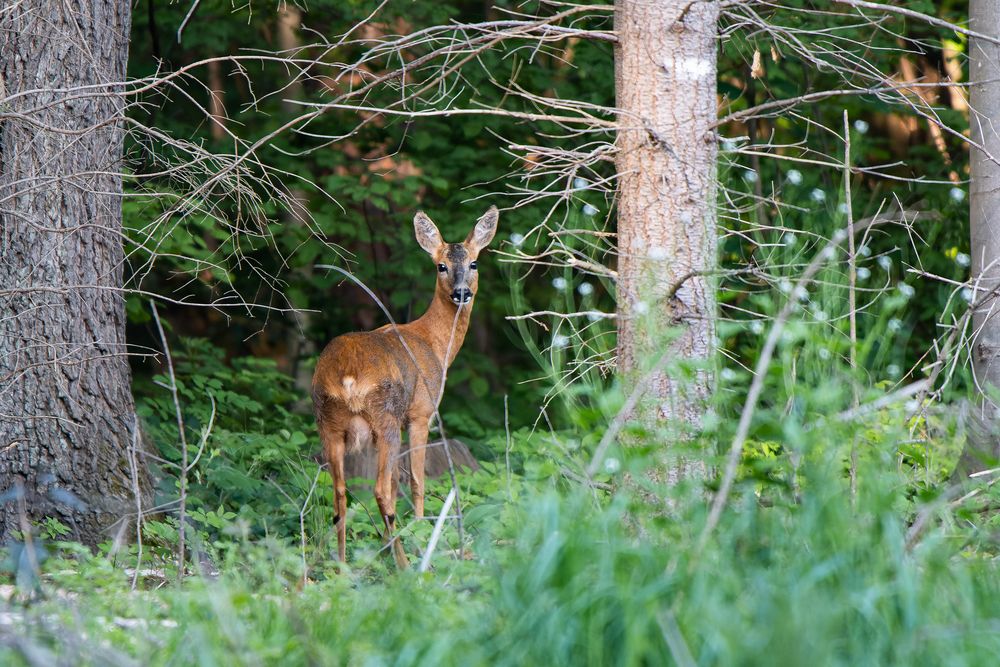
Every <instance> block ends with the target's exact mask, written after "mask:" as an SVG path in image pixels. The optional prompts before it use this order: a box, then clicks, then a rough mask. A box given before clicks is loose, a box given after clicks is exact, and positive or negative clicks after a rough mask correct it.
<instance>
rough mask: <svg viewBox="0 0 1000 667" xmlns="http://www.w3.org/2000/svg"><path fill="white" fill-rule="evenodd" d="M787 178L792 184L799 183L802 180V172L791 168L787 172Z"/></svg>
mask: <svg viewBox="0 0 1000 667" xmlns="http://www.w3.org/2000/svg"><path fill="white" fill-rule="evenodd" d="M785 178H787V179H788V182H789V183H791V184H792V185H798V184H799V183H801V182H802V172H801V171H799V170H798V169H789V170H788V173H787V174H785Z"/></svg>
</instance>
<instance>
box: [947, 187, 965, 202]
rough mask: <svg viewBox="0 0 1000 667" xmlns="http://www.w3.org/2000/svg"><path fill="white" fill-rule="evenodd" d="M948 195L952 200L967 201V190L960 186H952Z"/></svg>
mask: <svg viewBox="0 0 1000 667" xmlns="http://www.w3.org/2000/svg"><path fill="white" fill-rule="evenodd" d="M948 196H950V197H951V199H952V201H956V202H963V201H965V190H963V189H962V188H958V187H955V188H952V189H951V190H950V191H949V192H948Z"/></svg>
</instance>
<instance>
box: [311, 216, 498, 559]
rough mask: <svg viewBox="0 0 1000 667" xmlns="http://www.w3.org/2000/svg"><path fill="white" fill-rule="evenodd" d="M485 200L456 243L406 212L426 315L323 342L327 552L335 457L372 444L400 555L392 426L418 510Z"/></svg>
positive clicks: (339, 475)
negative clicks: (424, 288) (406, 451)
mask: <svg viewBox="0 0 1000 667" xmlns="http://www.w3.org/2000/svg"><path fill="white" fill-rule="evenodd" d="M498 217H499V213H498V211H497V209H496V207H495V206H491V207H490V209H489V210H488V211H486V213H485V214H483V216H482V217H481V218H479V220H477V221H476V225H475V227H473V229H472V231H471V232H469V235H468V237H467V238H466V239H465V241H463V242H462V243H445V242H444V241H443V240H442V239H441V233H440V232H438V229H437V227H436V226H435V225H434V223H433V222H431V219H430V218H428V217H427V216H426V215H425V214H424V213H423V211H419V212H417V214H416V216H414V218H413V226H414V229H415V231H416V236H417V243H419V244H420V247H421V248H423V249H424V250H426V251H427V253H428V254H429V255H430V256H431V257H432V258H433V260H434V264H435V265H436V269H437V287H436V289H435V290H434V298H433V299H432V300H431V305H430V306H429V307H428V308H427V312H426V313H424V314H423V315H422V316H421V317H419V318H418V319H416V320H414V321H413V322H410V323H408V324H400V325H395V324H387V325H386V326H384V327H381V328H379V329H375V330H374V331H367V332H359V333H348V334H344V335H343V336H339V337H337V338H334V339H333V340H332V341H330V344H329V345H327V346H326V349H325V350H323V353H322V354H321V355H320V358H319V362H318V363H317V364H316V373H315V374H314V375H313V382H312V398H313V409H314V410H315V413H316V424H317V426H318V427H319V435H320V440H321V441H322V443H323V450H324V452H325V454H326V460H327V462H328V463H329V465H330V477H332V478H333V488H334V496H335V500H334V502H335V508H334V512H335V514H334V518H333V523H334V525H335V526H336V528H337V555H338V557H339V558H340V560H341V562H343V561H344V560H345V557H346V547H345V542H346V540H347V528H346V526H345V518H346V515H347V489H346V485H345V481H346V480H345V479H344V454H345V452H346V450H347V449H348V448H350V449H351V450H352V451H353V450H355V449H357V448H362V447H371V446H373V447H374V450H375V454H376V457H377V466H376V469H377V474H376V479H375V501H376V502H377V503H378V508H379V512H380V513H381V514H382V520H383V521H384V522H385V531H386V532H385V535H384V538H385V540H386V541H387V542H392V549H393V556H394V557H395V559H396V563H397V565H399V567H401V568H402V567H406V556H405V554H404V553H403V548H402V545H401V544H400V543H399V540H394V539H393V533H394V531H395V528H396V486H397V482H398V461H399V456H400V449H401V436H400V429H402V428H403V427H405V426H408V427H409V431H410V467H411V468H412V470H411V473H410V488H411V490H412V493H413V507H414V512H415V514H416V516H417V517H422V516H423V515H424V454H425V451H424V448H425V446H426V444H427V430H428V426H429V423H430V420H431V417H432V416H433V415H434V412H435V411H436V410H437V403H438V400H439V399H440V397H441V391H442V389H443V386H442V382H443V381H444V373H445V370H446V369H447V368H448V367H449V366H450V365H451V362H452V361H454V359H455V355H457V354H458V350H459V348H460V347H461V346H462V341H463V339H464V338H465V332H466V331H467V330H468V328H469V315H470V314H471V312H472V300H473V297H475V295H476V288H477V287H478V284H479V275H478V273H477V271H476V258H477V257H478V256H479V253H480V251H482V249H483V248H485V247H486V246H487V245H489V243H490V241H492V240H493V235H494V234H496V230H497V218H498Z"/></svg>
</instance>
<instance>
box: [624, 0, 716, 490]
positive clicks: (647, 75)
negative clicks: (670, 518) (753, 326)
mask: <svg viewBox="0 0 1000 667" xmlns="http://www.w3.org/2000/svg"><path fill="white" fill-rule="evenodd" d="M718 11H719V8H718V5H717V3H715V2H696V3H691V2H689V0H666V1H663V2H648V1H643V0H625V1H623V2H618V3H615V31H616V35H617V37H618V44H617V51H616V60H615V91H616V98H617V106H618V108H619V109H621V115H620V117H619V122H620V123H621V124H622V125H623V126H624V127H623V129H622V130H620V131H619V135H618V142H617V148H618V154H617V158H616V166H617V170H618V174H619V191H618V253H619V256H618V314H619V320H618V321H619V324H618V369H619V373H620V374H621V375H622V376H623V378H624V379H625V383H626V386H627V387H628V389H627V391H631V389H633V388H634V387H635V386H636V383H637V382H639V381H640V379H641V378H642V377H643V375H644V374H646V373H650V372H651V376H650V383H649V387H648V389H647V391H646V394H645V400H644V401H643V402H642V403H641V404H640V407H639V409H638V414H637V415H636V416H637V417H639V418H640V419H641V420H642V421H644V422H646V423H647V425H650V426H652V425H656V424H662V423H664V422H665V423H667V424H668V425H669V426H671V427H676V428H678V429H680V430H684V429H686V428H687V427H690V426H695V425H698V424H699V423H700V421H701V419H702V417H703V414H704V410H705V407H706V401H707V399H708V397H709V394H710V392H711V389H712V382H713V380H712V378H713V374H712V372H711V371H710V370H709V369H708V360H709V359H710V358H711V357H712V354H713V350H714V347H715V344H714V336H715V325H714V317H715V296H714V292H713V287H712V281H711V279H710V278H709V277H707V276H706V275H695V274H699V273H700V274H704V273H705V272H710V271H711V270H712V269H713V268H714V267H715V264H716V230H715V161H716V153H717V148H716V141H715V132H714V130H713V129H712V124H713V123H714V122H715V120H716V114H717V111H716V110H717V102H716V48H717V47H716V32H717V23H718ZM678 285H679V287H678ZM675 288H676V291H674V290H675ZM678 330H679V332H680V333H679V336H677V337H676V338H674V339H672V340H671V339H669V338H668V337H666V336H665V335H664V334H665V333H666V332H669V331H678ZM664 350H666V354H667V356H668V359H670V360H675V359H687V360H691V361H693V362H695V364H696V365H699V368H698V369H697V370H696V371H695V372H694V374H693V375H692V376H691V377H685V378H681V377H679V376H678V375H677V374H676V373H675V372H673V373H672V372H671V371H670V369H668V368H665V367H663V366H660V367H659V368H658V369H657V370H652V371H651V368H650V365H651V364H652V363H653V362H654V361H655V360H656V359H657V358H658V357H659V356H660V355H661V353H662V352H663V351H664ZM665 472H666V476H667V481H670V482H675V481H677V480H678V479H680V478H682V477H684V476H687V475H689V474H694V475H703V474H704V465H703V464H702V463H700V462H688V463H684V462H678V461H674V462H673V463H671V464H669V465H668V467H667V469H666V471H665Z"/></svg>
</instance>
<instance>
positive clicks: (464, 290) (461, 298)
mask: <svg viewBox="0 0 1000 667" xmlns="http://www.w3.org/2000/svg"><path fill="white" fill-rule="evenodd" d="M451 300H452V301H454V302H455V303H457V304H459V305H461V304H463V303H469V302H470V301H472V290H470V289H469V288H468V287H460V288H458V289H456V290H453V291H452V293H451Z"/></svg>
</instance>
